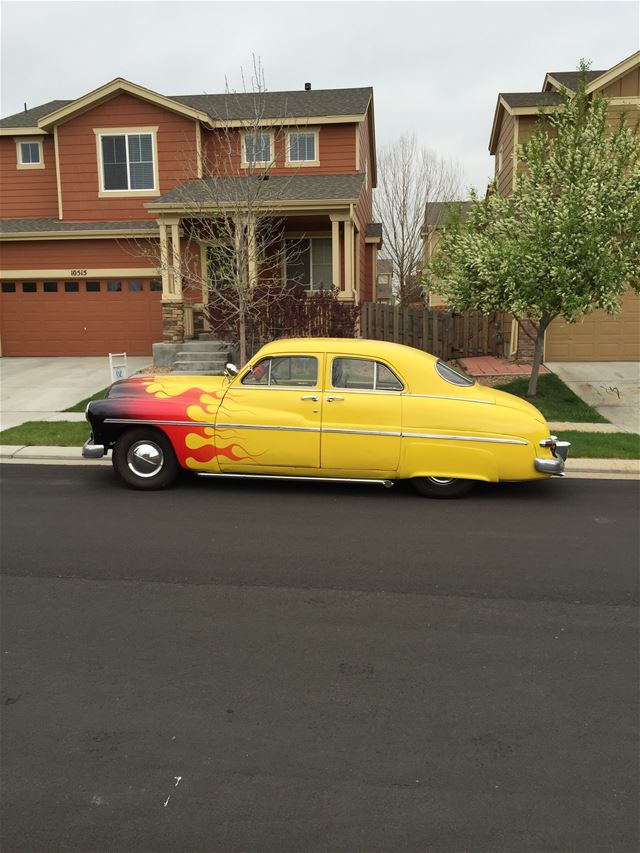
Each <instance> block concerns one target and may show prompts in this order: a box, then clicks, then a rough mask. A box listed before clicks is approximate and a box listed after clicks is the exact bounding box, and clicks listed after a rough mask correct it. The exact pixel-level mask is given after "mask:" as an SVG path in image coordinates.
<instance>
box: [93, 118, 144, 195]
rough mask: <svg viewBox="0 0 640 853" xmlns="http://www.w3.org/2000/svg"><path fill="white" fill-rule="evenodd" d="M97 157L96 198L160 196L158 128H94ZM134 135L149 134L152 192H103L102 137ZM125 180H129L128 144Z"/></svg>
mask: <svg viewBox="0 0 640 853" xmlns="http://www.w3.org/2000/svg"><path fill="white" fill-rule="evenodd" d="M93 132H94V133H95V136H96V152H97V157H98V198H147V197H151V196H158V195H160V180H159V177H158V126H157V125H156V126H155V127H94V128H93ZM136 133H147V134H151V143H152V146H153V187H154V188H153V189H152V190H105V188H104V165H103V162H102V137H103V136H128V135H130V134H136ZM127 180H129V143H128V142H127Z"/></svg>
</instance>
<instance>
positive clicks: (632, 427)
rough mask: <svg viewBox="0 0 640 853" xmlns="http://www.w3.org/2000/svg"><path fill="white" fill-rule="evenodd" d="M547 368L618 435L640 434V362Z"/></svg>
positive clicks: (556, 364) (560, 364) (550, 364)
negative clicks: (614, 429)
mask: <svg viewBox="0 0 640 853" xmlns="http://www.w3.org/2000/svg"><path fill="white" fill-rule="evenodd" d="M546 365H547V367H549V368H550V369H551V370H552V371H553V372H554V373H555V374H556V375H557V376H558V377H559V378H560V379H562V381H563V382H564V383H565V384H566V385H568V386H569V388H571V390H572V391H573V392H574V394H577V395H578V397H580V398H581V399H582V400H584V401H585V403H588V404H589V405H590V406H593V408H594V409H596V410H597V411H598V412H600V414H601V415H603V416H604V417H605V418H607V420H609V421H611V423H612V424H614V426H616V427H617V428H618V431H619V432H640V364H639V363H638V362H637V361H585V362H578V361H570V362H557V361H553V362H550V361H548V362H546ZM594 432H595V430H594Z"/></svg>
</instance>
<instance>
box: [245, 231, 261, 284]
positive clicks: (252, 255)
mask: <svg viewBox="0 0 640 853" xmlns="http://www.w3.org/2000/svg"><path fill="white" fill-rule="evenodd" d="M247 261H248V262H247V265H248V268H249V269H248V272H249V287H255V286H256V284H257V283H258V254H257V246H256V221H255V219H254V217H253V216H250V217H249V218H248V220H247Z"/></svg>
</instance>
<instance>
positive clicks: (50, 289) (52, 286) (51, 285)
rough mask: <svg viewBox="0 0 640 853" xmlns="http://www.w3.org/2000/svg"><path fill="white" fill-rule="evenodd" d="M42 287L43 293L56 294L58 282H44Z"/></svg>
mask: <svg viewBox="0 0 640 853" xmlns="http://www.w3.org/2000/svg"><path fill="white" fill-rule="evenodd" d="M42 287H43V290H44V292H45V293H57V292H58V282H57V281H45V282H44V284H43V286H42Z"/></svg>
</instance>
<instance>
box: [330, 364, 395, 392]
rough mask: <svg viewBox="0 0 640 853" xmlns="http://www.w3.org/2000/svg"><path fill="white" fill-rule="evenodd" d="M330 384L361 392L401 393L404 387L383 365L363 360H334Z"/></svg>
mask: <svg viewBox="0 0 640 853" xmlns="http://www.w3.org/2000/svg"><path fill="white" fill-rule="evenodd" d="M331 384H332V385H333V387H334V388H354V389H358V390H361V391H402V390H403V387H404V386H403V385H402V382H400V380H399V379H398V377H397V376H396V375H395V373H393V371H392V370H390V369H389V368H388V367H387V366H386V365H385V364H381V363H380V362H379V361H372V360H370V359H365V358H334V360H333V364H332V366H331Z"/></svg>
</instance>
